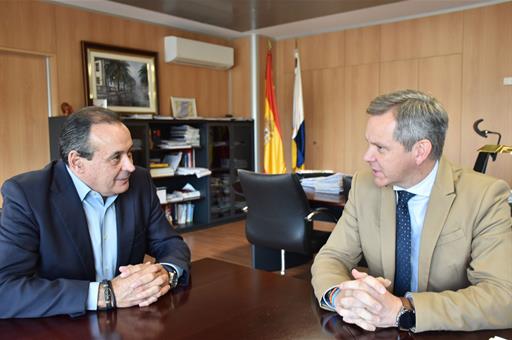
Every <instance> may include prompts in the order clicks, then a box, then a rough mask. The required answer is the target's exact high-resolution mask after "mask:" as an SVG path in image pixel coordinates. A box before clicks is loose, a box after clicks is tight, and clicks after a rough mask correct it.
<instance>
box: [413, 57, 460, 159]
mask: <svg viewBox="0 0 512 340" xmlns="http://www.w3.org/2000/svg"><path fill="white" fill-rule="evenodd" d="M461 85H462V56H461V55H459V54H454V55H451V56H441V57H432V58H425V59H421V60H420V61H419V89H420V90H421V91H424V92H426V93H428V94H430V95H432V96H434V97H435V98H436V99H438V100H439V101H440V102H441V104H442V105H443V107H444V109H445V110H446V111H447V112H448V117H449V125H448V132H447V135H446V141H445V147H444V152H443V154H444V155H445V156H446V157H447V158H448V159H449V160H450V161H452V162H454V163H456V164H460V152H461V135H460V130H461V111H462V86H461Z"/></svg>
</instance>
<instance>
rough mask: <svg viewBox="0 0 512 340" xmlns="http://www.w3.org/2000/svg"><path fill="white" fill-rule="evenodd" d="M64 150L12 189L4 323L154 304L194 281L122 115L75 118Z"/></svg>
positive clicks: (4, 259)
mask: <svg viewBox="0 0 512 340" xmlns="http://www.w3.org/2000/svg"><path fill="white" fill-rule="evenodd" d="M59 146H60V151H61V158H62V160H59V161H55V162H52V163H50V164H49V165H48V166H46V167H45V168H44V169H42V170H39V171H34V172H29V173H25V174H21V175H18V176H15V177H13V178H11V179H9V180H7V181H6V182H5V183H4V185H3V187H2V195H3V199H4V203H3V211H2V216H1V219H0V254H1V255H0V301H2V303H1V304H0V318H11V317H41V316H50V315H56V314H69V315H80V314H83V313H85V312H86V311H87V310H104V309H107V310H108V309H112V308H116V307H117V308H122V307H130V306H135V305H139V306H147V305H149V304H151V303H153V302H155V301H157V300H158V298H159V297H161V296H162V295H164V294H166V293H167V292H168V291H169V290H170V289H171V288H173V287H174V286H175V285H176V284H177V281H178V278H179V281H180V283H183V284H187V281H188V272H189V265H190V251H189V248H188V246H187V245H186V244H185V242H184V241H183V239H182V238H181V237H180V236H179V235H178V234H177V233H176V232H175V231H174V229H173V228H172V227H171V226H170V225H169V223H168V222H167V220H166V218H165V216H164V214H163V212H162V209H161V207H160V204H159V200H158V198H157V196H156V192H155V187H154V185H153V182H152V180H151V177H150V175H149V173H148V172H147V171H146V170H145V169H143V168H139V167H136V166H134V165H133V161H132V155H131V149H132V139H131V136H130V132H129V130H128V128H127V127H126V126H125V125H124V124H123V123H122V122H121V121H120V120H119V118H118V117H117V115H116V114H115V113H114V112H111V111H109V110H106V109H101V108H97V107H87V108H84V109H82V110H80V111H79V112H76V113H74V114H73V115H71V116H70V117H69V118H68V119H67V121H66V123H65V124H64V127H63V130H62V133H61V136H60V139H59ZM145 254H149V255H151V256H153V257H155V258H156V261H157V262H156V263H155V264H152V263H149V262H148V263H143V259H144V255H145Z"/></svg>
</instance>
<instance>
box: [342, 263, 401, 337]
mask: <svg viewBox="0 0 512 340" xmlns="http://www.w3.org/2000/svg"><path fill="white" fill-rule="evenodd" d="M352 275H353V276H354V280H351V281H345V282H343V283H341V284H340V285H339V286H338V287H339V288H340V292H339V294H338V295H337V296H336V298H335V301H334V306H335V308H336V312H337V313H338V314H339V315H341V316H342V317H343V321H345V322H347V323H353V324H356V325H358V326H359V327H361V328H363V329H365V330H368V331H374V330H375V329H376V328H377V327H392V326H394V325H395V321H396V316H397V314H398V312H399V311H400V307H401V306H402V301H401V300H400V298H398V297H396V296H394V295H393V294H391V293H390V292H388V291H387V289H386V288H387V287H389V286H390V285H391V281H389V280H388V279H384V278H382V277H378V278H375V277H373V276H370V275H368V274H366V273H363V272H359V271H357V270H356V269H352Z"/></svg>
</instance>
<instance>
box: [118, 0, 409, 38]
mask: <svg viewBox="0 0 512 340" xmlns="http://www.w3.org/2000/svg"><path fill="white" fill-rule="evenodd" d="M110 1H112V2H117V3H122V4H126V5H130V6H134V7H138V8H143V9H147V10H151V11H155V12H159V13H163V14H169V15H172V16H175V17H180V18H184V19H189V20H193V21H197V22H200V23H203V24H210V25H213V26H217V27H222V28H227V29H231V30H234V31H238V32H246V31H251V30H255V29H260V28H265V27H271V26H276V25H282V24H287V23H291V22H296V21H300V20H305V19H312V18H317V17H323V16H327V15H331V14H338V13H346V12H350V11H355V10H359V9H366V8H370V7H375V6H380V5H386V4H390V3H394V2H400V1H403V0H150V1H148V0H110Z"/></svg>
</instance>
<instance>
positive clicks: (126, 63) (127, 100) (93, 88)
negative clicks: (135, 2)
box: [82, 41, 158, 114]
mask: <svg viewBox="0 0 512 340" xmlns="http://www.w3.org/2000/svg"><path fill="white" fill-rule="evenodd" d="M82 59H83V70H84V80H85V84H84V89H85V98H86V101H87V105H93V103H94V102H96V103H98V102H104V100H106V106H107V108H109V109H110V110H113V111H116V112H120V113H123V112H125V113H150V114H157V113H158V109H157V106H158V88H157V84H158V82H157V74H158V72H157V65H158V53H157V52H152V51H144V50H137V49H132V48H125V47H117V46H110V45H104V44H98V43H93V42H88V41H82Z"/></svg>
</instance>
